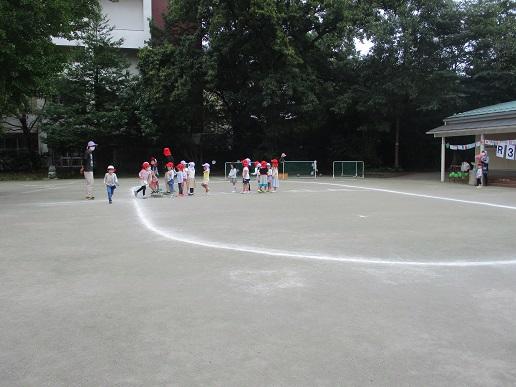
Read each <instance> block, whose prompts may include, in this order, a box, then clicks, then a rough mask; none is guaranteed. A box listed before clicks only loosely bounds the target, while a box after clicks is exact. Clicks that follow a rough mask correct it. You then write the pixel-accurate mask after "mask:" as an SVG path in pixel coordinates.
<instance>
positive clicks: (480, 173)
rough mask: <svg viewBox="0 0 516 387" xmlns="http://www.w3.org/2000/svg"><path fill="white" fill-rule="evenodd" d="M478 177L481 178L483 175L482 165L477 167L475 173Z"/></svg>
mask: <svg viewBox="0 0 516 387" xmlns="http://www.w3.org/2000/svg"><path fill="white" fill-rule="evenodd" d="M475 176H476V177H477V179H480V178H481V177H482V167H477V173H476V175H475Z"/></svg>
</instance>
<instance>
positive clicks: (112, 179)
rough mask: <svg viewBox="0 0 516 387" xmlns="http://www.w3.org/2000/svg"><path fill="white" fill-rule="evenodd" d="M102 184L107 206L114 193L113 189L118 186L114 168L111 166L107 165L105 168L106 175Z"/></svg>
mask: <svg viewBox="0 0 516 387" xmlns="http://www.w3.org/2000/svg"><path fill="white" fill-rule="evenodd" d="M104 184H105V185H106V190H107V196H108V200H109V204H112V203H113V194H114V193H115V188H116V187H117V186H118V178H117V177H116V173H115V167H114V166H112V165H108V167H107V173H106V174H105V175H104Z"/></svg>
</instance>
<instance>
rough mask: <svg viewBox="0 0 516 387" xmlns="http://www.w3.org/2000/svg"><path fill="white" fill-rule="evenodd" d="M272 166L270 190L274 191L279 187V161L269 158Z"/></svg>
mask: <svg viewBox="0 0 516 387" xmlns="http://www.w3.org/2000/svg"><path fill="white" fill-rule="evenodd" d="M271 164H272V168H271V172H272V192H276V191H277V189H278V187H279V169H278V166H279V162H278V160H276V159H273V160H271Z"/></svg>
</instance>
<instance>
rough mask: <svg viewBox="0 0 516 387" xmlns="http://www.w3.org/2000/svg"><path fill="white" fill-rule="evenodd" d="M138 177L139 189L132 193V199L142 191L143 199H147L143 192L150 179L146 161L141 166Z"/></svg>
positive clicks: (148, 166)
mask: <svg viewBox="0 0 516 387" xmlns="http://www.w3.org/2000/svg"><path fill="white" fill-rule="evenodd" d="M138 177H139V179H140V184H141V187H140V188H139V189H138V190H135V191H134V197H135V198H136V197H138V193H139V192H142V191H143V198H144V199H147V197H146V196H145V190H146V189H147V186H148V185H149V183H150V179H151V178H152V171H151V167H150V164H149V163H148V162H147V161H146V162H144V163H143V164H142V169H141V171H140V173H139V174H138Z"/></svg>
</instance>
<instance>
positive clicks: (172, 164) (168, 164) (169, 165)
mask: <svg viewBox="0 0 516 387" xmlns="http://www.w3.org/2000/svg"><path fill="white" fill-rule="evenodd" d="M166 166H167V168H174V163H173V162H171V161H169V162H168V163H167V164H166Z"/></svg>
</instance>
